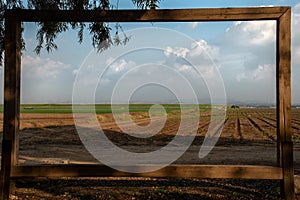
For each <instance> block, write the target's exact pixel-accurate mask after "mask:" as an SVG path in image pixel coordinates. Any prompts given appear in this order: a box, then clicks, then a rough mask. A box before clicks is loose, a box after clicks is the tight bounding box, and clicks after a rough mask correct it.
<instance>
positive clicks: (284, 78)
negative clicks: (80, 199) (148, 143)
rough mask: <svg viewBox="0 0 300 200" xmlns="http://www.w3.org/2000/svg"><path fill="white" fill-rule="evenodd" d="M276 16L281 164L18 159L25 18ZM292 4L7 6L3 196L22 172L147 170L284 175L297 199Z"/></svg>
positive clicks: (287, 190) (289, 195)
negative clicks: (126, 164)
mask: <svg viewBox="0 0 300 200" xmlns="http://www.w3.org/2000/svg"><path fill="white" fill-rule="evenodd" d="M250 20H276V22H277V34H276V103H277V107H276V113H277V160H278V165H277V166H252V165H251V166H247V165H170V166H168V167H165V168H163V169H160V170H158V171H155V172H150V173H140V174H134V173H125V172H120V171H117V170H114V169H111V168H109V167H107V166H103V165H49V166H47V165H46V166H45V165H40V166H20V165H18V145H19V138H18V132H19V121H20V74H21V22H39V21H60V22H91V21H99V22H192V21H250ZM290 77H291V8H290V7H251V8H200V9H175V10H161V9H158V10H155V9H153V10H84V11H71V10H68V11H66V10H65V11H63V10H22V9H20V10H6V11H5V80H4V123H3V143H2V160H1V166H2V167H1V177H0V178H1V179H0V184H1V185H0V198H1V199H9V194H10V193H11V192H12V188H13V187H12V180H14V179H15V178H20V177H49V176H51V177H53V176H56V177H59V176H65V177H67V176H69V177H89V176H92V177H96V176H98V177H99V176H125V177H127V176H143V177H184V178H190V177H194V178H247V179H273V180H280V181H281V194H282V196H283V197H284V198H285V199H294V198H295V197H294V196H295V195H294V166H293V143H292V133H291V83H290Z"/></svg>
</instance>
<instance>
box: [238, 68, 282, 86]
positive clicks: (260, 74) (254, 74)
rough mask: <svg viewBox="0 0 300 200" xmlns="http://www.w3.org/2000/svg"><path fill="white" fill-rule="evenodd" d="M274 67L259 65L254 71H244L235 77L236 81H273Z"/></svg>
mask: <svg viewBox="0 0 300 200" xmlns="http://www.w3.org/2000/svg"><path fill="white" fill-rule="evenodd" d="M275 70H276V67H275V65H271V64H269V65H259V66H258V67H257V68H256V69H255V70H252V71H245V72H242V73H240V74H238V75H237V76H236V79H237V81H239V82H240V81H242V80H243V79H248V80H270V79H275Z"/></svg>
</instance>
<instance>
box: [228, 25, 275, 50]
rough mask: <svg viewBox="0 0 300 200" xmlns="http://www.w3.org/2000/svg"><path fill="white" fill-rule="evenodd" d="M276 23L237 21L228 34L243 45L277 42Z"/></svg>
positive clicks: (261, 44)
mask: <svg viewBox="0 0 300 200" xmlns="http://www.w3.org/2000/svg"><path fill="white" fill-rule="evenodd" d="M275 25H276V22H275V21H243V22H241V21H237V22H234V23H233V26H232V27H230V28H229V29H227V33H229V34H230V35H231V36H232V39H233V40H238V41H240V42H241V45H242V44H243V42H244V44H245V45H249V44H251V45H259V46H263V45H265V44H266V43H270V42H274V41H275V40H276V26H275Z"/></svg>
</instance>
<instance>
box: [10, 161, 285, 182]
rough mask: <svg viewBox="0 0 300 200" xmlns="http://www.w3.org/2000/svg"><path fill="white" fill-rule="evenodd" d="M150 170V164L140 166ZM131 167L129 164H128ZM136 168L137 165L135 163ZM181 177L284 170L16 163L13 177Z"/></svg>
mask: <svg viewBox="0 0 300 200" xmlns="http://www.w3.org/2000/svg"><path fill="white" fill-rule="evenodd" d="M139 167H142V168H143V169H151V166H139ZM127 168H129V167H127ZM132 168H137V166H132V167H131V169H132ZM60 176H68V177H107V176H108V177H109V176H116V177H156V178H165V177H180V178H236V179H240V178H243V179H274V180H279V179H282V169H281V168H279V167H272V166H246V165H240V166H239V165H170V166H167V167H164V168H162V169H160V170H157V171H154V172H149V173H125V172H120V171H118V170H115V169H112V168H110V167H107V166H105V165H42V166H15V167H13V168H12V177H60Z"/></svg>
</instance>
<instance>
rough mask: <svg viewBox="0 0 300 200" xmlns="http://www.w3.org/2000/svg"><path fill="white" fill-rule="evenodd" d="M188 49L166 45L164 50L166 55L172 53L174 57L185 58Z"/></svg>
mask: <svg viewBox="0 0 300 200" xmlns="http://www.w3.org/2000/svg"><path fill="white" fill-rule="evenodd" d="M188 52H189V49H187V48H183V47H174V48H172V47H167V48H166V49H165V51H164V54H165V55H166V56H170V55H174V56H176V57H181V58H186V55H187V53H188Z"/></svg>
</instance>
